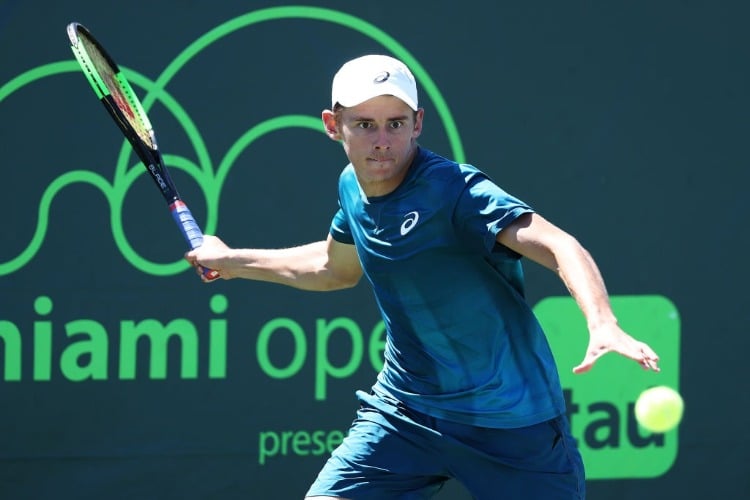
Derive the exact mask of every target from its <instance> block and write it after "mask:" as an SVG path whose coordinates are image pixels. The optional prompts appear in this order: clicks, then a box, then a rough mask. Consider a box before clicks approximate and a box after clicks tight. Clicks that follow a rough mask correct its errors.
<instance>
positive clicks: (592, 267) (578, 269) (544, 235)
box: [497, 214, 659, 373]
mask: <svg viewBox="0 0 750 500" xmlns="http://www.w3.org/2000/svg"><path fill="white" fill-rule="evenodd" d="M497 241H498V242H499V243H501V244H503V245H505V246H507V247H508V248H511V249H512V250H515V251H516V252H518V253H520V254H521V255H523V256H525V257H528V258H529V259H531V260H533V261H535V262H537V263H539V264H541V265H543V266H544V267H547V268H548V269H551V270H553V271H555V272H556V273H557V274H558V275H559V276H560V279H562V281H563V283H565V286H566V287H567V288H568V290H569V291H570V294H571V295H572V296H573V298H574V299H575V301H576V303H577V304H578V307H580V309H581V311H582V312H583V315H584V316H585V318H586V323H587V325H588V329H589V346H588V349H587V351H586V356H585V358H584V360H583V361H582V363H581V364H580V365H578V366H576V367H575V368H574V369H573V371H574V372H575V373H583V372H586V371H588V370H590V369H591V367H592V366H593V365H594V363H595V362H596V360H597V359H599V358H600V357H601V356H603V355H604V354H606V353H608V352H617V353H619V354H621V355H623V356H626V357H628V358H631V359H634V360H636V361H638V362H639V363H640V364H641V365H642V366H643V367H644V368H645V369H649V368H651V369H654V370H656V371H658V370H659V368H658V361H659V357H658V356H657V355H656V353H655V352H654V351H653V350H652V349H651V347H649V346H648V345H647V344H645V343H643V342H639V341H637V340H635V339H634V338H633V337H631V336H630V335H628V334H627V333H626V332H624V331H623V330H622V329H621V328H620V326H619V325H618V324H617V318H616V317H615V315H614V313H613V312H612V307H611V305H610V302H609V295H608V294H607V289H606V287H605V285H604V280H603V279H602V276H601V273H600V272H599V268H598V267H597V265H596V263H595V262H594V259H593V258H592V257H591V255H590V254H589V252H588V251H587V250H586V249H585V248H584V247H583V246H581V244H580V243H579V242H578V240H576V239H575V238H574V237H573V236H571V235H570V234H568V233H566V232H565V231H563V230H562V229H560V228H558V227H557V226H555V225H553V224H551V223H549V222H548V221H546V220H545V219H544V218H543V217H541V216H540V215H538V214H525V215H522V216H521V217H519V218H518V219H517V220H516V221H515V222H513V223H512V224H511V225H510V226H508V227H506V228H505V229H504V230H502V231H500V233H499V234H498V236H497Z"/></svg>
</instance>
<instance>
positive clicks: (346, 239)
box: [328, 208, 354, 245]
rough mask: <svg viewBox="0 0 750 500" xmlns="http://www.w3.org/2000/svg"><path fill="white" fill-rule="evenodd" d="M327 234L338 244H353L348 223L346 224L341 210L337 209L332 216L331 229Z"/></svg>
mask: <svg viewBox="0 0 750 500" xmlns="http://www.w3.org/2000/svg"><path fill="white" fill-rule="evenodd" d="M328 232H329V233H330V234H331V237H333V239H334V240H336V241H338V242H339V243H346V244H348V245H353V244H354V238H353V237H352V232H351V230H350V229H349V222H347V220H346V216H345V215H344V211H343V210H342V209H341V208H339V210H338V212H336V214H335V215H334V216H333V220H332V221H331V228H330V229H329V231H328Z"/></svg>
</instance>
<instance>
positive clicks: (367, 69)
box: [331, 55, 419, 111]
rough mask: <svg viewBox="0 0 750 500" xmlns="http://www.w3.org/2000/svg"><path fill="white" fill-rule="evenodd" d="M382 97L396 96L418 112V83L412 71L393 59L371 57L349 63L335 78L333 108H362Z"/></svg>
mask: <svg viewBox="0 0 750 500" xmlns="http://www.w3.org/2000/svg"><path fill="white" fill-rule="evenodd" d="M380 95H392V96H396V97H398V98H399V99H401V100H402V101H404V102H405V103H406V104H407V105H409V107H410V108H411V109H413V110H414V111H416V110H417V109H418V108H419V106H418V99H417V82H416V80H415V79H414V75H412V74H411V71H409V68H407V67H406V65H404V63H402V62H401V61H399V60H398V59H394V58H392V57H389V56H381V55H368V56H362V57H358V58H356V59H352V60H351V61H349V62H347V63H346V64H344V65H343V66H341V69H339V71H338V72H337V73H336V76H334V77H333V86H332V88H331V106H332V107H334V106H336V103H338V104H340V105H342V106H344V107H347V108H348V107H352V106H356V105H357V104H361V103H363V102H365V101H366V100H368V99H372V98H373V97H377V96H380Z"/></svg>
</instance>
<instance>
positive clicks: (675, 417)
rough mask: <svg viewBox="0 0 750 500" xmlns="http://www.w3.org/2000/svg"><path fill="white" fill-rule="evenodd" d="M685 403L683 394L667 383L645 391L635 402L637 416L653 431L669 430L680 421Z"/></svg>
mask: <svg viewBox="0 0 750 500" xmlns="http://www.w3.org/2000/svg"><path fill="white" fill-rule="evenodd" d="M684 409H685V403H684V402H683V400H682V396H680V394H679V393H678V392H677V391H675V390H674V389H672V388H670V387H667V386H665V385H660V386H657V387H651V388H650V389H646V390H645V391H643V392H642V393H641V394H640V396H638V399H637V400H636V402H635V418H636V420H637V421H638V423H639V424H641V425H642V426H643V427H644V428H645V429H647V430H649V431H651V432H658V433H661V432H667V431H670V430H672V429H674V428H675V427H677V424H679V423H680V420H682V412H683V410H684Z"/></svg>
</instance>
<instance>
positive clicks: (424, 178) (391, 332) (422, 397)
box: [186, 55, 658, 500]
mask: <svg viewBox="0 0 750 500" xmlns="http://www.w3.org/2000/svg"><path fill="white" fill-rule="evenodd" d="M331 104H332V106H331V109H330V110H325V111H323V115H322V118H323V125H324V127H325V131H326V133H327V134H328V136H329V137H330V138H331V139H333V140H335V141H340V142H341V144H342V145H343V147H344V151H345V152H346V156H347V157H348V159H349V161H350V163H349V165H347V166H346V167H345V168H344V170H343V172H342V174H341V176H340V180H339V190H338V195H339V205H340V209H339V210H338V212H337V213H336V214H335V215H334V217H333V221H332V223H331V228H330V232H329V234H328V237H327V238H326V240H324V241H319V242H316V243H310V244H307V245H303V246H299V247H295V248H289V249H278V250H250V249H232V248H229V247H228V246H227V245H225V244H224V243H223V242H222V241H221V240H219V239H218V238H216V237H211V236H209V237H206V239H205V243H204V244H203V246H202V247H200V248H198V249H196V250H193V251H191V252H188V253H187V254H186V258H187V260H188V261H189V262H191V263H192V264H193V265H194V266H195V267H196V268H197V270H198V272H199V274H200V271H201V268H202V267H208V268H211V269H215V270H217V271H218V272H219V273H220V274H221V276H222V277H223V278H225V279H231V278H247V279H254V280H264V281H270V282H275V283H281V284H284V285H289V286H293V287H298V288H302V289H309V290H335V289H341V288H346V287H352V286H354V285H356V284H357V283H358V282H359V280H360V278H361V276H362V275H363V274H364V275H365V276H366V277H367V280H368V281H369V282H370V284H371V286H372V287H373V290H374V292H375V297H376V300H377V304H378V307H379V308H380V311H381V314H382V316H383V320H384V322H385V325H386V328H387V342H386V346H385V352H384V356H385V365H384V367H383V369H382V371H381V372H380V374H379V375H378V377H377V381H376V382H375V384H374V386H373V387H372V391H371V392H370V393H364V392H361V391H360V392H358V393H357V396H358V398H359V400H360V409H359V411H358V412H357V418H356V420H355V421H354V423H353V424H352V427H351V429H350V431H349V433H348V435H347V437H346V439H344V442H343V443H342V444H341V446H339V447H338V448H337V449H336V450H335V451H334V452H333V454H332V456H331V458H330V459H329V460H328V462H327V463H326V465H325V466H324V468H323V470H322V471H321V472H320V474H319V475H318V478H317V479H316V481H315V482H314V484H313V485H312V486H311V488H310V490H309V491H308V493H307V496H308V497H315V498H348V499H353V500H360V499H362V500H365V499H373V500H375V499H377V500H382V499H390V498H409V499H412V498H414V499H416V498H430V497H431V496H432V495H433V494H435V493H436V492H437V491H438V490H439V489H440V488H441V486H442V485H443V483H444V482H445V481H446V480H447V479H449V478H456V479H457V480H458V481H460V482H461V483H462V484H463V485H464V486H466V488H467V489H468V490H469V491H470V492H471V493H472V495H473V496H474V497H475V498H478V499H480V500H495V499H519V500H520V499H545V500H552V499H579V498H584V496H585V484H584V471H583V464H582V461H581V457H580V455H579V453H578V450H577V449H576V446H575V443H574V441H573V439H572V437H571V436H570V431H569V426H568V422H567V420H566V418H565V408H564V400H563V396H562V390H561V387H560V382H559V379H558V374H557V370H556V366H555V362H554V360H553V358H552V354H551V352H550V349H549V346H548V344H547V340H546V338H545V336H544V333H543V332H542V330H541V328H540V326H539V323H538V322H537V320H536V319H535V317H534V315H533V313H532V310H531V308H530V306H529V305H528V304H527V303H526V301H525V300H524V288H523V287H524V285H523V276H522V271H521V264H520V259H521V257H527V258H529V259H531V260H533V261H535V262H537V263H539V264H541V265H543V266H545V267H547V268H549V269H551V270H553V271H555V272H556V273H557V274H558V275H559V276H560V278H561V279H562V280H563V282H564V283H565V284H566V286H567V287H568V289H569V290H570V293H571V294H572V296H573V297H574V298H575V299H576V301H577V303H578V305H579V306H580V308H581V310H582V311H583V314H584V315H585V317H586V320H587V323H588V328H589V334H590V340H589V346H588V350H587V352H586V354H585V357H584V359H583V361H582V363H581V364H580V365H578V366H577V367H575V368H574V371H575V372H577V373H581V372H585V371H587V370H589V369H590V368H591V367H592V365H593V364H594V363H595V362H596V360H597V359H599V358H600V357H601V356H602V355H604V354H605V353H607V352H616V353H619V354H621V355H624V356H626V357H628V358H631V359H633V360H635V361H636V362H637V363H639V364H640V365H641V366H642V367H643V368H644V369H654V370H658V365H657V363H658V357H657V355H656V354H655V353H654V351H653V350H652V349H651V348H650V347H649V346H648V345H646V344H644V343H642V342H638V341H636V340H635V339H633V338H632V337H631V336H630V335H628V334H627V333H625V332H624V331H623V330H621V329H620V327H619V326H618V324H617V320H616V318H615V316H614V314H613V313H612V310H611V308H610V304H609V299H608V296H607V292H606V289H605V286H604V283H603V281H602V278H601V276H600V273H599V271H598V269H597V266H596V265H595V263H594V261H593V260H592V258H591V256H590V255H589V253H588V252H587V251H586V250H585V249H584V248H583V247H582V246H581V245H580V244H579V243H578V242H577V241H576V239H575V238H573V237H572V236H571V235H569V234H567V233H566V232H564V231H562V230H561V229H559V228H557V227H556V226H554V225H553V224H551V223H549V222H548V221H547V220H545V219H544V218H543V217H541V216H540V215H539V214H537V213H535V212H534V211H533V210H532V209H531V208H530V207H529V206H528V205H526V204H525V203H523V202H522V201H520V200H518V199H516V198H514V197H513V196H511V195H509V194H508V193H506V192H504V191H503V190H502V189H500V188H499V187H498V186H497V185H496V184H494V183H493V182H492V181H491V180H490V179H489V178H488V177H487V176H486V175H484V174H483V173H482V172H481V171H479V170H477V169H476V168H474V167H473V166H470V165H462V164H458V163H455V162H452V161H449V160H447V159H445V158H441V157H439V156H438V155H436V154H434V153H432V152H430V151H428V150H426V149H424V148H422V147H421V146H419V145H418V143H417V138H418V137H419V135H420V133H421V131H422V120H423V117H424V110H423V109H421V108H419V107H418V100H417V88H416V82H415V80H414V77H413V76H412V74H411V72H410V71H409V70H408V69H407V68H406V66H404V65H403V64H402V63H401V62H399V61H397V60H395V59H393V58H390V57H387V56H379V55H374V56H364V57H361V58H357V59H354V60H352V61H349V62H348V63H346V64H345V65H344V66H343V67H342V68H341V69H340V70H339V72H338V73H337V74H336V76H335V77H334V80H333V88H332V103H331ZM201 276H202V274H201ZM203 279H204V280H205V277H204V278H203Z"/></svg>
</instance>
